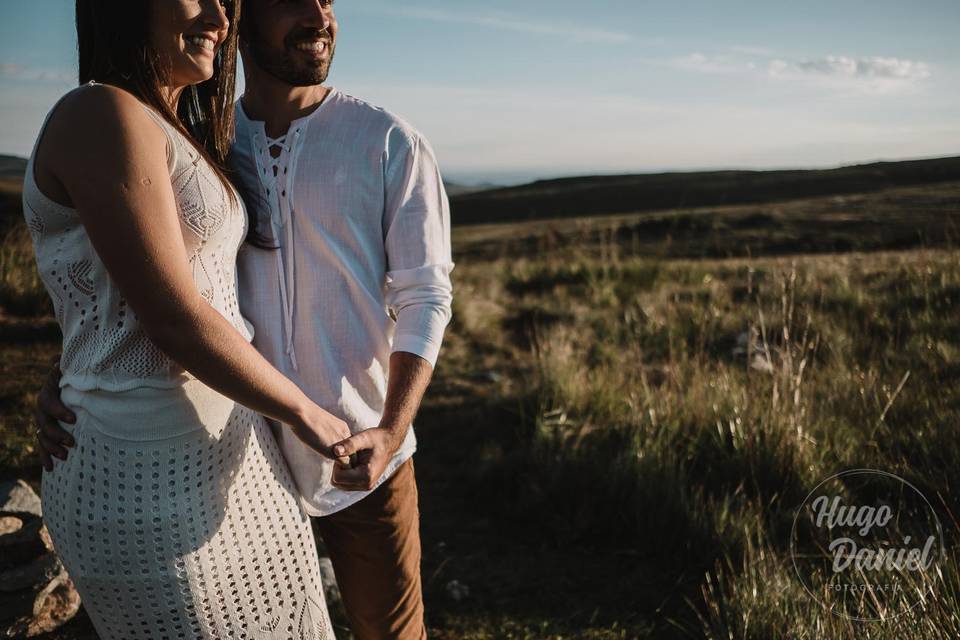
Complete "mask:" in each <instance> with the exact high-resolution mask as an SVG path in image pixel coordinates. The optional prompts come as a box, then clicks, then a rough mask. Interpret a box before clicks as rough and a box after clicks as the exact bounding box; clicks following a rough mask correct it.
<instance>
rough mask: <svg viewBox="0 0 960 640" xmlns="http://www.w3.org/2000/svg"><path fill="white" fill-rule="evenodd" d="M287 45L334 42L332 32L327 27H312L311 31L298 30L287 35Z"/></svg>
mask: <svg viewBox="0 0 960 640" xmlns="http://www.w3.org/2000/svg"><path fill="white" fill-rule="evenodd" d="M286 40H287V45H288V46H290V45H296V44H300V43H302V42H317V41H320V42H325V43H326V44H330V43H332V42H333V37H332V36H331V35H330V32H329V31H327V30H326V29H322V30H317V29H311V30H309V31H298V32H297V33H295V34H291V35H289V36H287V39H286Z"/></svg>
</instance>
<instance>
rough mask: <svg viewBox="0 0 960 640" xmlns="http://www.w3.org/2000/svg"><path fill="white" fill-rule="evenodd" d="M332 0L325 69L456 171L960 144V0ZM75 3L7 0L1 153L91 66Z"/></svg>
mask: <svg viewBox="0 0 960 640" xmlns="http://www.w3.org/2000/svg"><path fill="white" fill-rule="evenodd" d="M137 1H139V0H137ZM159 1H163V0H159ZM334 6H335V9H336V11H337V16H338V19H339V22H340V34H339V39H338V44H337V51H336V58H335V60H334V63H333V70H332V72H331V74H330V78H329V81H328V84H331V85H333V86H336V87H337V88H338V89H340V90H342V91H344V92H346V93H349V94H352V95H354V96H357V97H359V98H363V99H365V100H367V101H369V102H372V103H374V104H377V105H380V106H383V107H385V108H387V109H388V110H390V111H392V112H394V113H396V114H398V115H400V116H401V117H403V118H404V119H405V120H407V121H408V122H410V123H411V124H413V125H414V126H415V127H416V128H417V129H418V130H420V131H421V132H422V133H423V134H424V135H425V136H426V137H427V139H428V140H429V141H430V143H431V145H432V147H433V148H434V150H435V152H436V155H437V157H438V159H439V161H440V165H441V168H442V170H443V173H444V175H445V176H446V177H447V178H448V179H450V180H453V181H457V182H463V183H467V184H472V183H480V182H494V183H499V184H511V183H516V182H521V181H526V180H530V179H535V178H547V177H556V176H564V175H584V174H604V173H634V172H650V171H667V170H670V171H672V170H695V169H712V168H782V167H830V166H839V165H843V164H851V163H857V162H868V161H873V160H894V159H903V158H923V157H937V156H947V155H960V38H958V37H957V36H956V34H957V33H958V32H960V2H958V1H957V0H915V1H911V2H907V0H898V1H893V0H805V1H804V2H795V1H789V0H750V1H747V0H725V1H724V2H717V1H716V0H658V1H652V0H594V1H593V2H590V3H586V2H582V1H579V2H578V1H574V0H552V1H550V2H547V1H546V0H524V1H523V2H517V1H516V0H490V1H488V2H464V1H459V0H411V1H410V2H388V1H384V0H337V2H336V4H335V5H334ZM73 17H74V0H30V1H29V2H22V1H19V0H16V1H15V0H0V153H4V154H14V155H20V156H27V155H29V153H30V151H31V148H32V145H33V141H34V139H35V137H36V134H37V131H38V129H39V127H40V125H41V123H42V121H43V117H44V115H45V114H46V113H47V111H48V110H49V109H50V107H51V106H52V105H53V103H54V102H55V101H56V99H57V98H58V97H59V96H60V95H62V94H63V93H64V92H65V91H67V90H68V89H69V88H70V87H71V86H73V85H74V84H75V83H76V82H75V76H76V33H75V30H74V26H73ZM241 86H242V84H241Z"/></svg>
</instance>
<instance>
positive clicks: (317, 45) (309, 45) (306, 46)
mask: <svg viewBox="0 0 960 640" xmlns="http://www.w3.org/2000/svg"><path fill="white" fill-rule="evenodd" d="M294 46H295V48H297V49H300V50H301V51H315V52H317V53H319V52H320V51H323V50H324V49H326V48H327V43H326V42H301V43H300V44H297V45H294Z"/></svg>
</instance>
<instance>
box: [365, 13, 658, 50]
mask: <svg viewBox="0 0 960 640" xmlns="http://www.w3.org/2000/svg"><path fill="white" fill-rule="evenodd" d="M358 8H359V7H358ZM361 10H364V11H368V12H370V13H378V14H381V15H382V14H387V15H392V16H398V17H402V18H412V19H417V20H429V21H431V22H443V23H448V24H465V25H473V26H478V27H486V28H489V29H498V30H500V31H515V32H518V33H526V34H530V35H540V36H560V37H563V38H566V39H568V40H572V41H574V42H579V43H594V44H623V43H627V42H633V41H635V40H636V38H635V37H634V36H632V35H631V34H629V33H624V32H621V31H611V30H608V29H596V28H591V27H584V26H583V25H581V24H575V25H574V24H561V23H550V22H545V21H542V20H536V21H533V20H524V19H522V18H517V17H516V16H511V15H509V14H506V13H501V12H497V13H487V14H474V13H461V12H454V11H446V10H442V9H428V8H424V7H410V6H398V7H392V6H381V5H375V6H372V7H370V6H368V7H365V8H363V9H361ZM657 41H658V42H659V40H657ZM651 42H653V40H651Z"/></svg>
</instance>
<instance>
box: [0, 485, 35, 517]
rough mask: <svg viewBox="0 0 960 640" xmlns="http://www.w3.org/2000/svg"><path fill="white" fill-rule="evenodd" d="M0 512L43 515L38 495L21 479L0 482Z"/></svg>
mask: <svg viewBox="0 0 960 640" xmlns="http://www.w3.org/2000/svg"><path fill="white" fill-rule="evenodd" d="M0 513H14V514H15V513H29V514H31V515H35V516H37V517H41V516H43V510H42V508H41V506H40V496H38V495H37V493H36V492H35V491H34V490H33V489H32V488H31V487H30V485H29V484H27V483H26V482H25V481H23V480H10V481H7V482H0Z"/></svg>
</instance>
